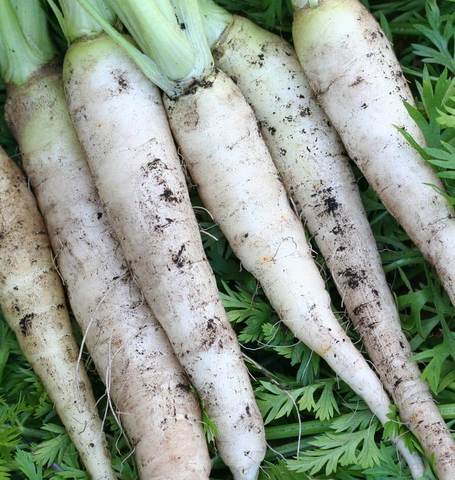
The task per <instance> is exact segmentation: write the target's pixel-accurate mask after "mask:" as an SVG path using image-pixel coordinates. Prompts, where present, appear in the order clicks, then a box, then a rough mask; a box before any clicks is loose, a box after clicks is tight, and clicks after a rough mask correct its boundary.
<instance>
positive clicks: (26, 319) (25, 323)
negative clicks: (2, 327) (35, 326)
mask: <svg viewBox="0 0 455 480" xmlns="http://www.w3.org/2000/svg"><path fill="white" fill-rule="evenodd" d="M34 318H35V314H34V313H28V314H27V315H24V316H23V317H22V318H21V319H20V320H19V328H20V330H21V333H22V335H23V336H24V337H26V336H27V335H28V334H29V332H30V327H31V326H32V320H33V319H34Z"/></svg>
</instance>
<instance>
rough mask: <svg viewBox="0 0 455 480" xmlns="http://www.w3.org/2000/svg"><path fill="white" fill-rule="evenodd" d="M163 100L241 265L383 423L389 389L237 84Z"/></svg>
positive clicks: (224, 80)
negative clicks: (352, 332) (355, 340)
mask: <svg viewBox="0 0 455 480" xmlns="http://www.w3.org/2000/svg"><path fill="white" fill-rule="evenodd" d="M166 105H167V110H168V115H169V119H170V124H171V127H172V130H173V132H174V135H175V137H176V139H177V142H178V144H179V145H180V148H181V150H182V153H183V155H184V158H185V161H186V163H187V166H188V169H189V171H190V173H191V176H192V178H193V180H194V181H195V183H196V184H197V186H198V189H199V194H200V196H201V198H202V200H203V202H204V204H205V206H206V207H207V208H208V209H209V211H210V212H211V214H212V215H213V216H214V218H215V220H216V221H217V223H218V224H219V225H220V227H221V229H222V230H223V233H224V234H225V235H226V237H227V239H228V241H229V243H230V245H231V247H232V249H233V250H234V252H235V254H236V255H237V256H238V257H239V259H240V260H241V262H242V264H243V265H244V267H245V268H246V269H247V270H248V271H249V272H251V273H252V274H253V275H254V276H255V277H256V278H257V279H258V280H259V282H260V283H261V285H262V287H263V288H264V291H265V293H266V295H267V296H268V298H269V300H270V302H271V303H272V305H273V307H274V308H275V310H276V311H277V313H278V314H279V316H280V318H281V319H282V321H283V322H284V323H285V324H286V325H287V326H288V327H289V328H290V329H291V330H292V332H293V333H294V334H295V336H296V337H297V338H299V339H300V340H302V341H303V342H304V343H305V344H306V345H308V346H309V347H310V348H311V349H312V350H314V351H315V352H316V353H318V354H319V355H320V356H321V357H322V358H324V360H325V361H326V362H327V363H328V364H329V365H330V366H331V367H332V369H333V370H334V371H335V372H337V374H338V375H339V376H340V377H341V378H342V379H343V380H344V381H345V382H346V383H347V384H348V385H350V386H351V388H352V389H353V390H354V391H355V392H356V393H358V394H359V395H360V396H361V397H362V398H363V399H364V400H365V401H366V402H367V403H368V405H369V407H370V409H371V410H372V412H374V413H375V414H376V415H377V417H378V418H379V419H380V420H381V421H382V422H386V421H387V413H388V410H389V407H390V402H389V400H388V398H387V395H386V393H385V392H384V390H383V388H382V385H381V383H380V382H379V380H378V378H377V377H376V375H375V374H374V373H373V371H372V370H371V369H370V368H369V367H368V364H367V362H366V361H365V359H364V358H363V357H362V355H361V354H360V353H359V352H358V350H357V349H356V348H355V347H354V345H353V344H352V342H351V341H350V339H349V337H348V336H347V335H346V333H345V332H344V330H343V329H342V328H341V326H340V325H339V323H338V322H337V320H336V318H335V316H334V314H333V312H332V310H331V307H330V297H329V295H328V293H327V291H326V289H325V285H324V281H323V279H322V277H321V276H320V274H319V271H318V269H317V267H316V264H315V263H314V261H313V258H312V256H311V251H310V248H309V246H308V244H307V241H306V238H305V233H304V229H303V227H302V225H301V223H300V221H299V219H298V218H297V217H296V216H295V214H294V212H293V211H292V209H291V206H290V205H289V202H288V199H287V196H286V192H285V189H284V187H283V185H282V183H281V182H280V180H279V179H278V172H277V170H276V167H275V166H274V164H273V161H272V159H271V156H270V153H269V151H268V150H267V147H266V145H265V143H264V141H263V140H262V138H261V136H260V133H259V131H258V127H257V123H256V119H255V117H254V114H253V112H252V110H251V108H250V107H249V105H248V104H247V102H246V101H245V99H244V97H243V96H242V94H241V93H240V91H239V89H238V88H237V87H236V86H235V84H234V83H233V82H232V80H230V79H229V78H228V77H227V76H226V75H225V74H223V73H222V72H217V73H216V74H214V75H213V76H212V77H210V78H208V79H207V80H206V82H205V83H204V86H198V87H196V88H195V89H194V90H193V91H192V92H190V93H188V94H186V95H184V96H181V97H179V98H178V99H177V100H169V99H168V100H166ZM400 447H402V445H400ZM403 450H404V451H405V449H403ZM405 454H406V453H405ZM406 455H407V456H408V457H409V455H408V454H406ZM409 458H410V457H409Z"/></svg>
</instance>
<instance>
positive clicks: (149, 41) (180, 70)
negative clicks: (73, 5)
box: [77, 0, 213, 97]
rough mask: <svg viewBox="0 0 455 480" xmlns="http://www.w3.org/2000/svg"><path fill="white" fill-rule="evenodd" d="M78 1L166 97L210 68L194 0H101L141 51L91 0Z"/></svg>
mask: <svg viewBox="0 0 455 480" xmlns="http://www.w3.org/2000/svg"><path fill="white" fill-rule="evenodd" d="M77 2H78V3H79V4H80V5H81V6H83V7H84V8H85V9H86V11H87V12H88V13H90V15H92V17H93V18H94V19H95V20H96V21H97V22H98V23H99V25H101V26H102V28H103V29H104V31H105V32H106V33H107V34H108V35H109V36H110V37H111V38H112V39H113V40H115V41H116V42H117V43H118V44H119V45H121V46H122V47H123V48H124V49H125V50H126V51H127V53H128V54H129V55H130V56H131V57H132V58H133V60H134V61H135V62H136V63H137V65H138V66H139V67H140V68H141V70H142V71H143V72H144V74H145V75H146V76H147V77H148V78H149V79H150V80H151V81H152V82H153V83H155V84H156V85H157V86H159V87H160V88H161V89H162V90H164V91H165V92H166V93H167V94H168V95H169V96H170V97H176V96H179V95H180V94H182V93H183V92H185V91H186V89H187V88H189V87H190V86H191V85H192V84H194V82H197V81H201V80H203V79H204V78H205V76H206V75H207V74H209V73H210V72H211V71H212V69H213V59H212V55H211V53H210V47H209V44H208V41H207V39H206V36H205V30H204V20H203V18H202V15H201V12H200V10H199V4H198V1H197V0H106V3H107V4H108V5H109V7H111V8H112V10H113V11H114V12H115V13H116V14H117V15H118V17H119V18H120V20H121V21H122V23H123V24H124V25H125V27H126V28H127V29H128V32H129V33H130V34H131V36H132V37H133V39H134V40H135V42H136V43H137V45H138V46H139V48H140V49H141V50H142V52H141V51H140V50H139V49H138V48H136V47H135V46H134V45H132V43H131V42H130V41H129V40H128V39H127V38H125V37H124V36H123V35H121V34H120V33H119V32H118V31H117V30H116V29H115V28H113V27H112V26H111V25H109V24H108V22H106V21H105V20H104V19H103V18H102V16H100V15H99V13H98V12H97V11H96V9H94V8H93V0H77Z"/></svg>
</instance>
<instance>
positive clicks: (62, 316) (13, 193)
mask: <svg viewBox="0 0 455 480" xmlns="http://www.w3.org/2000/svg"><path fill="white" fill-rule="evenodd" d="M0 305H1V308H2V312H3V315H4V317H5V319H6V321H7V322H8V324H9V326H10V327H11V328H12V329H13V331H14V332H15V334H16V336H17V339H18V341H19V345H20V346H21V349H22V351H23V353H24V355H25V357H26V358H27V360H28V361H29V362H30V364H31V366H32V367H33V369H34V371H35V372H36V374H37V375H38V376H39V377H40V379H41V381H42V382H43V385H44V387H45V388H46V391H47V392H48V394H49V396H50V398H51V399H52V401H53V402H54V405H55V409H56V410H57V413H58V414H59V416H60V418H61V420H62V422H63V424H64V426H65V428H66V430H67V432H68V434H69V436H70V438H71V440H72V441H73V443H74V445H75V446H76V448H77V449H78V451H79V454H80V456H81V459H82V461H83V462H84V464H85V466H86V468H87V471H88V472H89V473H90V475H91V478H92V479H94V480H113V479H114V478H115V475H114V473H113V471H112V468H111V464H110V459H109V454H108V452H107V449H106V441H105V438H104V434H103V431H102V427H101V420H100V418H99V416H98V412H97V409H96V404H95V399H94V397H93V393H92V388H91V385H90V382H89V380H88V377H87V374H86V372H85V369H84V367H83V365H78V347H77V345H76V342H75V340H74V338H73V334H72V331H71V324H70V320H69V316H68V310H67V308H66V305H65V295H64V293H63V288H62V284H61V281H60V278H59V276H58V273H57V271H56V269H55V267H54V263H53V258H52V252H51V248H50V245H49V241H48V237H47V232H46V229H45V226H44V223H43V220H42V218H41V215H40V213H39V211H38V208H37V206H36V203H35V199H34V198H33V195H32V193H31V192H30V190H29V189H28V185H27V181H26V179H25V178H24V176H23V175H22V173H21V172H20V170H19V169H18V168H17V166H16V165H15V164H14V163H13V161H12V160H10V159H9V158H8V157H7V156H6V154H5V152H4V151H3V150H1V149H0Z"/></svg>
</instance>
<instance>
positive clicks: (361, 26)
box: [293, 0, 455, 303]
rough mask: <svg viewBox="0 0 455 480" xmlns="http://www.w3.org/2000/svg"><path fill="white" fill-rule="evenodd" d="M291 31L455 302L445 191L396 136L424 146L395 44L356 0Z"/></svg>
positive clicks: (353, 149) (325, 100) (355, 147)
mask: <svg viewBox="0 0 455 480" xmlns="http://www.w3.org/2000/svg"><path fill="white" fill-rule="evenodd" d="M293 32H294V41H295V44H296V50H297V54H298V56H299V58H300V60H301V63H302V66H303V69H304V71H305V73H306V75H307V77H308V79H309V81H310V84H311V86H312V87H313V89H314V90H315V92H316V94H317V97H318V99H319V101H320V103H321V104H322V106H323V108H324V109H325V111H326V113H327V114H328V116H329V118H330V120H331V121H332V123H333V124H334V126H335V128H336V129H337V130H338V132H339V134H340V136H341V138H342V140H343V142H344V144H345V146H346V148H347V150H348V153H349V154H350V156H351V157H352V159H353V160H354V161H355V162H356V163H357V165H358V166H359V167H360V169H361V170H362V172H363V173H364V175H365V177H366V178H367V180H368V181H369V182H370V183H371V185H372V187H373V188H374V189H375V191H376V192H377V193H378V195H379V196H380V198H381V200H382V201H383V202H384V204H385V205H386V207H387V208H388V209H389V211H390V212H391V213H392V215H394V216H395V217H396V218H397V220H398V221H399V222H400V224H401V225H402V226H403V227H404V229H405V230H406V232H407V233H408V234H409V236H410V237H411V239H412V240H413V241H414V242H415V243H416V245H417V246H418V247H419V248H420V250H421V251H422V253H423V254H424V255H425V257H426V258H427V259H428V260H429V261H430V262H431V263H432V264H433V265H434V266H435V268H436V269H437V271H438V273H439V276H440V278H441V281H442V283H443V285H444V286H445V288H446V290H447V292H448V294H449V295H450V297H451V299H452V302H453V303H455V248H454V247H455V214H454V212H453V209H452V208H451V207H450V206H449V204H448V202H447V201H446V200H445V199H444V197H443V196H441V195H440V194H439V193H437V192H436V191H435V190H434V189H433V188H432V187H431V185H434V186H437V187H441V188H442V185H441V182H440V181H439V179H438V178H437V177H436V175H435V174H434V172H433V170H432V169H431V167H430V166H429V165H428V164H427V163H426V162H425V161H424V160H422V159H421V157H420V156H419V154H418V153H417V152H415V150H414V149H413V148H412V147H411V146H410V145H409V144H408V143H407V142H406V140H405V139H404V138H403V136H402V134H401V133H400V132H399V131H398V130H397V127H402V128H405V129H406V130H407V132H408V133H409V134H411V135H412V136H413V137H414V139H415V140H416V141H417V142H419V143H420V144H421V145H423V144H424V143H425V141H424V138H423V135H422V133H421V132H420V130H419V128H418V127H417V125H416V124H415V123H414V121H413V120H412V119H411V118H410V116H409V114H408V113H407V111H406V109H405V106H404V101H407V102H408V103H410V104H413V103H414V102H413V98H412V94H411V92H410V89H409V86H408V84H407V82H406V79H405V78H404V75H403V73H402V70H401V67H400V65H399V62H398V60H397V59H396V57H395V54H394V52H393V49H392V46H391V45H390V43H389V41H388V40H387V39H386V37H385V35H384V33H383V32H382V31H381V28H380V26H379V25H378V24H377V22H376V20H375V19H374V18H373V17H372V15H371V14H370V13H369V12H368V11H367V10H366V9H365V8H364V7H363V6H362V5H361V4H360V2H358V1H357V0H347V1H340V0H323V1H321V2H320V6H319V7H317V8H315V9H308V10H307V9H303V10H298V11H297V12H296V14H295V21H294V29H293ZM410 199H412V201H411V202H410Z"/></svg>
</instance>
